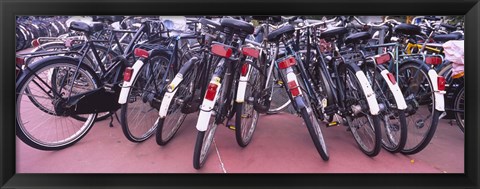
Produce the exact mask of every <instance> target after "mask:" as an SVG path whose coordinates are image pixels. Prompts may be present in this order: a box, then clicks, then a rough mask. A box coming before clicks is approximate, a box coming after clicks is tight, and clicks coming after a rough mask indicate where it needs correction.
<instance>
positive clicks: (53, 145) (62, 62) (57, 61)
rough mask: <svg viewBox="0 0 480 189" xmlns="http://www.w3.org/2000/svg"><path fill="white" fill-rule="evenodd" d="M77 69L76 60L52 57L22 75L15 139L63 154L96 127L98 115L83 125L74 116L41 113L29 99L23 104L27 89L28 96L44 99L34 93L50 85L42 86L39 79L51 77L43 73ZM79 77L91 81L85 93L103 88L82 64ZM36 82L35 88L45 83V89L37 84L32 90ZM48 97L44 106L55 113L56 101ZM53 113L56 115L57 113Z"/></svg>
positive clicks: (17, 88)
mask: <svg viewBox="0 0 480 189" xmlns="http://www.w3.org/2000/svg"><path fill="white" fill-rule="evenodd" d="M77 66H78V62H77V61H75V60H74V59H70V58H64V57H50V58H46V59H43V60H40V61H39V62H37V63H36V64H34V65H32V66H31V69H27V70H25V71H24V72H23V74H22V75H21V77H20V78H19V80H18V82H17V84H16V96H15V97H16V98H15V101H16V110H15V113H16V120H15V121H16V122H15V126H16V135H17V136H18V138H19V139H20V140H22V141H23V142H24V143H25V144H27V145H29V146H31V147H33V148H36V149H39V150H48V151H52V150H61V149H64V148H67V147H69V146H71V145H73V144H75V143H77V142H78V141H80V140H81V139H82V138H83V137H84V136H85V135H86V134H87V133H88V131H89V130H90V129H91V127H92V126H93V124H94V121H95V118H96V116H97V114H96V113H93V114H88V116H85V117H87V119H86V120H85V121H81V120H77V119H75V118H73V119H70V118H72V117H71V116H63V115H57V114H52V113H46V112H45V111H44V110H38V106H37V104H35V103H33V106H32V105H30V104H27V103H28V102H32V101H31V100H30V98H28V99H29V100H23V99H24V98H23V96H24V90H25V89H26V88H27V87H28V89H30V90H31V91H29V94H28V95H32V94H35V98H42V96H40V95H41V94H40V93H36V92H35V93H34V89H38V90H41V89H44V88H45V87H46V86H45V84H50V83H48V82H45V81H43V82H40V80H39V79H40V78H39V77H41V76H43V77H48V73H44V72H46V71H48V70H50V69H54V68H63V69H64V70H65V69H67V68H71V69H77ZM78 73H79V74H80V75H79V76H83V77H85V78H88V79H89V80H88V82H89V83H88V84H89V88H86V89H85V90H93V89H96V88H98V87H99V86H100V84H101V82H100V79H99V78H98V77H97V75H96V74H95V72H94V71H93V70H92V69H91V68H89V67H88V66H86V65H83V64H81V65H80V67H79V69H78ZM67 77H68V76H67ZM44 79H47V78H44ZM33 80H35V81H34V82H33V84H35V85H37V84H36V83H42V84H43V86H40V84H38V85H37V87H34V86H33V85H32V86H30V84H32V83H30V82H31V81H33ZM37 81H38V82H37ZM35 82H36V83H35ZM77 87H78V86H77ZM50 88H51V87H50ZM81 89H82V88H78V90H81ZM38 90H36V91H38ZM44 92H48V91H46V90H45V91H44ZM51 92H52V91H51V90H50V92H49V93H51ZM45 95H46V96H43V98H44V99H47V100H45V103H46V104H50V107H51V109H54V108H55V107H54V106H53V104H52V102H53V100H54V99H49V98H48V94H45ZM66 95H68V94H66ZM32 96H33V95H32ZM36 102H40V101H38V100H36ZM46 106H47V105H45V106H44V107H46ZM25 109H27V110H28V111H29V113H28V114H26V112H25ZM22 112H24V113H25V114H26V115H24V114H22ZM42 112H43V113H42ZM51 112H55V110H53V111H51ZM29 116H32V117H31V119H32V120H28V119H27V118H29ZM33 116H40V117H41V120H42V121H40V122H39V119H38V117H33ZM49 116H50V117H49ZM52 117H53V118H52ZM47 121H48V123H47ZM62 121H63V123H65V125H61V124H62ZM67 121H68V124H67ZM30 123H34V124H32V125H33V127H32V128H30V126H27V125H29V124H30ZM53 125H55V127H52V126H53ZM59 125H60V126H59ZM41 127H47V128H48V129H39V128H41ZM75 127H78V128H79V129H78V130H76V128H75ZM72 128H73V129H72ZM58 129H60V130H61V131H59V132H56V131H57V130H58ZM65 129H66V130H65ZM71 130H73V131H74V132H73V134H70V135H68V136H66V135H65V133H67V132H69V131H71ZM52 133H53V134H52ZM59 133H60V134H59ZM40 135H41V136H40ZM60 135H62V136H64V137H65V138H61V139H53V140H52V141H47V139H50V138H53V137H55V136H56V137H59V136H60Z"/></svg>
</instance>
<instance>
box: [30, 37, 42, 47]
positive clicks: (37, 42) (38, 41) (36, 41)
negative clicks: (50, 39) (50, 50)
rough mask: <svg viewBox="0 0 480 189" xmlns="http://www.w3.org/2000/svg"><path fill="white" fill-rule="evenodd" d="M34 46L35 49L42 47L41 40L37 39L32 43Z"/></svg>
mask: <svg viewBox="0 0 480 189" xmlns="http://www.w3.org/2000/svg"><path fill="white" fill-rule="evenodd" d="M32 46H33V47H38V46H40V40H38V38H37V39H34V40H33V41H32Z"/></svg>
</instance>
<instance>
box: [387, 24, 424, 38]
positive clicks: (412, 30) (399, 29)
mask: <svg viewBox="0 0 480 189" xmlns="http://www.w3.org/2000/svg"><path fill="white" fill-rule="evenodd" d="M394 31H395V33H398V34H405V35H420V34H422V28H420V26H417V25H413V24H403V23H402V24H399V25H398V26H395V28H394Z"/></svg>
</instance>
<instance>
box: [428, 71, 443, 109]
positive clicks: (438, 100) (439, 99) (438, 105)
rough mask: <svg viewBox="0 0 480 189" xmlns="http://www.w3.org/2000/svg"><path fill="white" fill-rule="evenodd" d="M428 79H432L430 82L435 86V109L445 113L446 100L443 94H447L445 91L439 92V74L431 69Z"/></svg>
mask: <svg viewBox="0 0 480 189" xmlns="http://www.w3.org/2000/svg"><path fill="white" fill-rule="evenodd" d="M428 77H429V78H430V81H431V82H432V85H433V91H434V95H435V109H436V110H438V111H442V112H443V111H445V100H444V97H443V94H445V91H439V90H438V82H437V77H438V74H437V72H436V71H435V70H433V69H430V70H428Z"/></svg>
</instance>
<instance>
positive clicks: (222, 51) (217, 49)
mask: <svg viewBox="0 0 480 189" xmlns="http://www.w3.org/2000/svg"><path fill="white" fill-rule="evenodd" d="M211 47H212V53H213V54H215V55H217V56H221V57H225V58H230V56H232V52H233V50H232V49H231V48H228V47H226V46H224V45H222V44H213V45H212V46H211Z"/></svg>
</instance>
